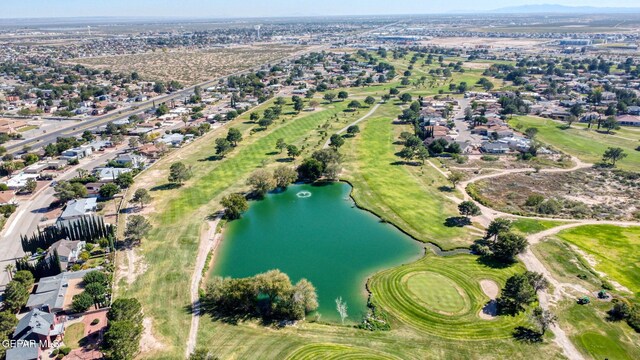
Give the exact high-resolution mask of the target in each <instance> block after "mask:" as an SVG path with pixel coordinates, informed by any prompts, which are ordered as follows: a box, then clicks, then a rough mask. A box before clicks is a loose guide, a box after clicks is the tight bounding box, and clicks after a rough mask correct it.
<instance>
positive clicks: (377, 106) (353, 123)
mask: <svg viewBox="0 0 640 360" xmlns="http://www.w3.org/2000/svg"><path fill="white" fill-rule="evenodd" d="M380 105H382V104H381V103H377V104H376V106H374V107H372V108H371V110H369V112H368V113H366V114H365V115H364V116H363V117H361V118H360V119H358V120H356V121H354V122H352V123H351V124H349V125H347V126H345V127H343V128H342V129H340V130H338V131H337V132H336V134H342V133H343V132H345V131H347V129H348V128H349V126H353V125H356V124H358V123H359V122H361V121H364V120H366V119H367V118H368V117H369V116H371V115H373V113H375V112H376V110H378V108H379V107H380ZM329 143H331V139H329V140H327V142H325V143H324V145H323V146H322V148H323V149H326V148H328V147H329Z"/></svg>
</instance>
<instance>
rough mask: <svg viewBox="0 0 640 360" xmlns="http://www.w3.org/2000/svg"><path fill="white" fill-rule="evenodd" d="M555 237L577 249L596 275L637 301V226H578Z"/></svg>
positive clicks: (639, 236) (639, 261)
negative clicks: (619, 286)
mask: <svg viewBox="0 0 640 360" xmlns="http://www.w3.org/2000/svg"><path fill="white" fill-rule="evenodd" d="M557 237H558V238H559V239H561V240H564V241H566V242H569V243H571V244H573V245H575V246H577V247H578V248H579V249H580V250H581V251H583V252H584V253H585V254H584V255H583V257H585V259H586V260H587V262H588V263H589V264H590V265H591V266H592V267H593V268H594V269H595V270H596V271H597V272H599V273H601V274H603V276H604V277H605V278H606V279H608V280H610V281H611V282H615V283H618V284H620V285H622V286H623V287H624V288H626V289H629V290H630V291H631V292H632V293H633V294H635V295H636V297H638V298H640V227H629V228H623V227H617V226H612V225H593V226H581V227H577V228H573V229H568V230H564V231H562V232H560V233H558V235H557Z"/></svg>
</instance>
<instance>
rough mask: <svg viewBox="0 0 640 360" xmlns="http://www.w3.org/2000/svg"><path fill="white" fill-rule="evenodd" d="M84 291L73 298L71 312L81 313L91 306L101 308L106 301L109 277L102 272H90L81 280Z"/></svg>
mask: <svg viewBox="0 0 640 360" xmlns="http://www.w3.org/2000/svg"><path fill="white" fill-rule="evenodd" d="M82 283H83V287H84V291H83V292H81V293H79V294H76V295H74V296H73V300H72V303H71V307H72V308H73V311H75V312H78V313H82V312H85V311H87V310H88V309H89V308H90V307H91V306H94V305H95V306H96V308H99V307H101V306H102V305H104V304H105V303H106V301H107V293H108V285H109V277H108V276H107V274H105V273H104V272H102V271H98V270H96V271H92V272H89V273H87V274H85V275H84V277H83V278H82Z"/></svg>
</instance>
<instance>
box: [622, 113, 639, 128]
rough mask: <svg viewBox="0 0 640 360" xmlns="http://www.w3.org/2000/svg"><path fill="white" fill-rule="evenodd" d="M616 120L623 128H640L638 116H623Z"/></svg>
mask: <svg viewBox="0 0 640 360" xmlns="http://www.w3.org/2000/svg"><path fill="white" fill-rule="evenodd" d="M616 120H618V124H620V125H622V126H640V117H638V116H632V115H622V116H618V118H617V119H616Z"/></svg>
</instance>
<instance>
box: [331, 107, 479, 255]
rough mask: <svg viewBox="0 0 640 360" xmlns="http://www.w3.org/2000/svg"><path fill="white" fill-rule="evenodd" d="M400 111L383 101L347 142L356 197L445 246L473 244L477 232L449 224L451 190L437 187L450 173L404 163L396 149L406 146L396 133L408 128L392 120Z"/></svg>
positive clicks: (452, 205)
mask: <svg viewBox="0 0 640 360" xmlns="http://www.w3.org/2000/svg"><path fill="white" fill-rule="evenodd" d="M399 111H400V110H399V109H398V107H396V106H395V105H393V104H391V103H389V104H385V105H382V106H381V107H380V108H378V111H377V112H376V113H375V114H374V115H372V116H371V117H370V118H369V119H367V121H366V122H364V123H361V125H360V129H361V133H360V134H359V135H358V136H357V137H356V138H355V139H353V140H350V141H349V142H348V143H347V144H346V145H345V146H344V148H345V149H344V150H342V151H343V152H344V153H345V154H346V166H345V168H346V171H345V174H344V176H343V177H344V179H346V180H348V181H349V182H351V183H352V184H353V185H354V190H353V197H354V199H355V200H356V202H357V203H358V205H359V206H361V207H364V208H366V209H368V210H371V211H373V212H374V213H376V214H377V215H378V216H380V217H381V218H382V219H384V220H386V221H389V222H391V223H393V224H395V225H397V226H399V227H400V228H401V229H402V230H404V231H406V232H408V233H409V234H411V235H412V236H413V237H415V238H417V239H419V240H422V241H428V242H433V243H435V244H437V245H438V246H440V247H442V248H446V249H451V248H455V247H465V246H469V245H470V244H471V241H472V239H473V236H472V235H471V234H469V231H468V229H467V228H460V227H447V226H445V225H444V224H445V222H446V220H447V218H449V217H454V216H458V209H457V206H456V204H455V203H454V202H453V201H452V200H450V199H448V198H447V196H450V195H451V194H449V193H447V192H443V191H440V190H439V189H438V188H440V187H443V186H446V185H447V184H448V182H447V179H446V178H445V177H444V176H443V175H442V174H440V173H439V172H438V171H437V170H436V169H434V168H432V167H431V166H429V165H424V166H412V165H405V164H402V163H401V162H400V158H399V157H398V156H396V155H395V153H396V152H397V151H399V150H400V148H401V146H399V145H397V144H395V142H396V140H397V137H398V136H399V134H400V132H402V131H406V130H407V129H408V128H405V127H404V126H403V125H394V124H393V119H395V118H396V116H397V114H398V112H399Z"/></svg>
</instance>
